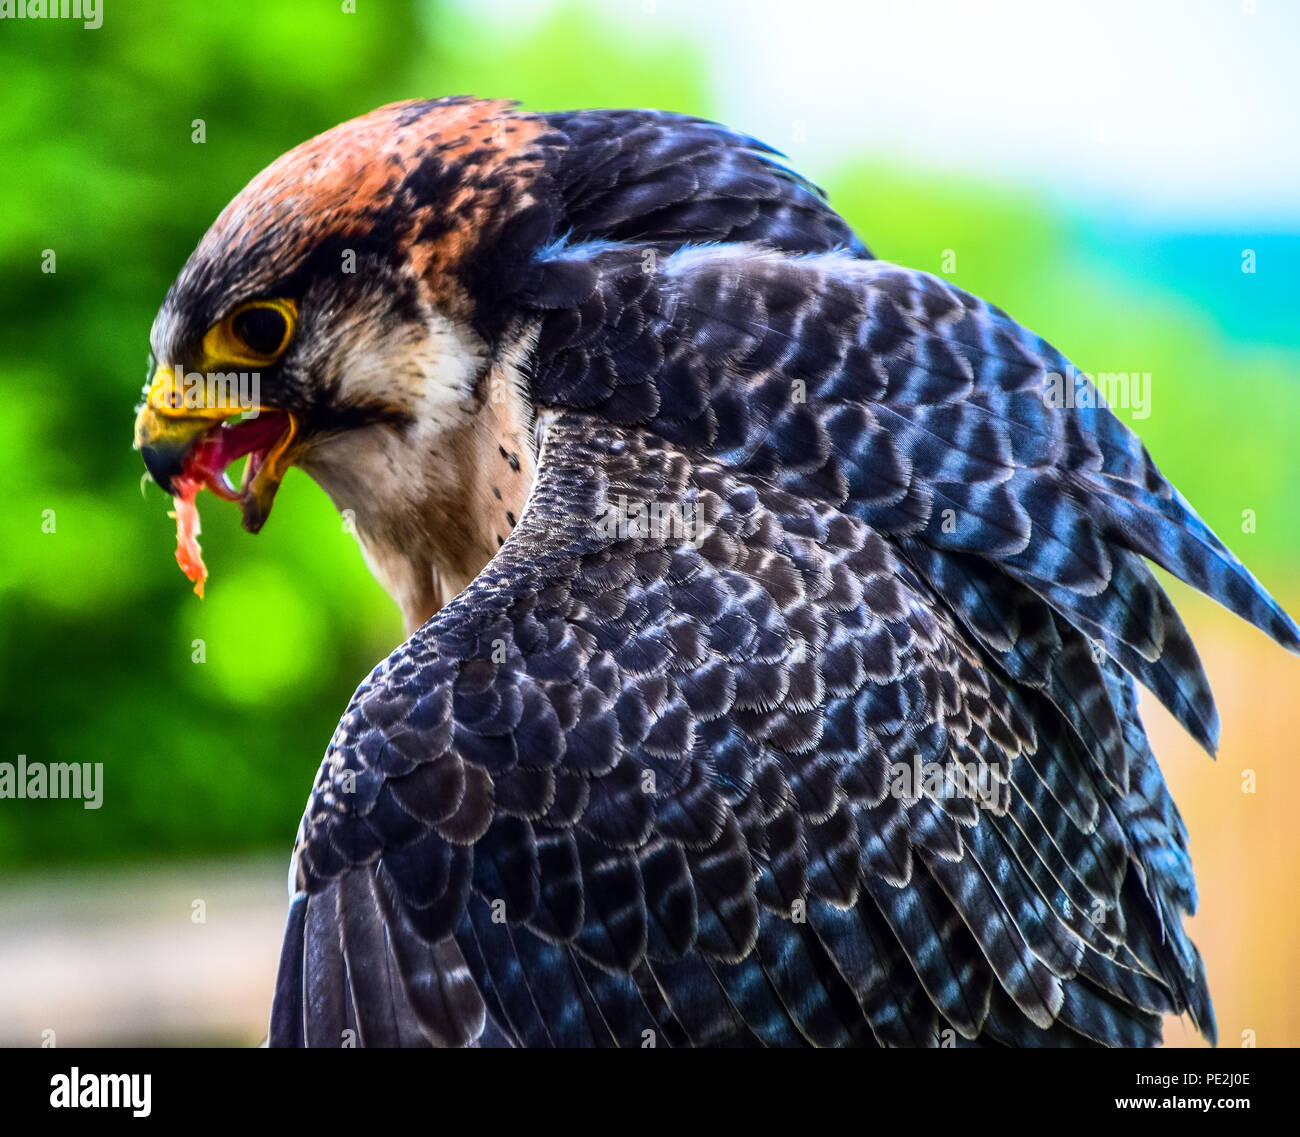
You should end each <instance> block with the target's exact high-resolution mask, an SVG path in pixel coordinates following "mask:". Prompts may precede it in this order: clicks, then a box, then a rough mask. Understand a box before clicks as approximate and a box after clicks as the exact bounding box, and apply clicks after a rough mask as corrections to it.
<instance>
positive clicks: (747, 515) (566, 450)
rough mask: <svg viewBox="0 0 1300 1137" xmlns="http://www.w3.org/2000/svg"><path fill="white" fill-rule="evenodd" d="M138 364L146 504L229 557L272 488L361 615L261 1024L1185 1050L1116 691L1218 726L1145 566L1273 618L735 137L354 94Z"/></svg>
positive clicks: (1022, 353)
mask: <svg viewBox="0 0 1300 1137" xmlns="http://www.w3.org/2000/svg"><path fill="white" fill-rule="evenodd" d="M152 350H153V355H154V358H155V359H156V360H157V361H158V371H157V374H156V377H155V379H154V382H153V384H152V385H151V387H150V388H149V391H150V395H151V397H150V398H149V399H148V400H147V402H146V403H145V405H144V406H143V407H142V408H141V409H140V410H139V413H138V418H137V421H136V443H137V445H138V446H139V447H140V449H141V451H142V454H143V458H144V462H145V465H146V467H147V468H148V470H149V472H150V473H151V474H152V476H153V477H154V479H155V480H156V481H157V482H158V484H159V485H160V486H161V487H162V488H163V489H164V490H165V491H168V492H174V493H176V494H177V495H178V496H179V497H181V498H182V499H184V498H185V497H186V495H187V494H188V497H189V504H190V505H192V497H193V493H194V492H196V490H197V487H200V486H206V487H207V488H209V489H211V490H212V491H213V492H214V493H216V494H217V495H218V496H220V497H223V498H228V499H232V500H234V501H237V502H238V504H239V506H240V508H241V510H242V513H243V521H244V525H245V527H246V528H247V529H249V530H250V531H252V532H256V531H257V530H259V529H260V528H261V527H262V525H263V523H264V522H265V521H266V520H267V517H268V515H269V513H270V511H271V507H272V502H273V500H274V497H275V493H276V488H277V487H278V485H279V484H280V481H281V479H282V478H283V477H284V474H285V472H286V470H287V469H288V468H289V467H290V466H298V467H300V468H301V469H302V470H304V471H306V472H307V474H309V475H310V476H311V477H312V478H313V479H315V481H317V482H318V483H319V484H320V485H321V486H322V487H323V488H324V490H325V492H326V493H327V494H328V495H329V496H330V498H331V499H332V500H333V501H334V503H335V504H336V505H337V506H338V508H339V509H340V510H344V511H350V514H349V516H350V517H351V518H352V519H353V521H354V527H355V530H356V533H357V536H358V538H359V541H360V545H361V548H362V550H363V553H364V555H365V558H366V560H367V562H368V564H369V565H370V567H371V568H372V570H373V572H374V574H375V576H376V577H377V578H378V579H379V581H380V582H381V583H382V584H383V586H384V588H385V589H386V590H387V591H388V593H389V594H390V595H391V596H392V598H393V599H394V601H395V602H396V603H397V605H398V606H399V607H400V609H401V612H402V616H403V618H404V622H405V628H406V633H407V639H406V641H405V642H404V643H403V644H402V645H401V646H400V647H398V648H397V649H396V650H395V651H394V652H393V653H392V654H391V655H390V656H389V657H388V658H387V659H386V660H384V661H383V662H382V663H380V664H379V665H378V666H377V667H376V668H375V669H374V671H373V672H372V673H371V674H370V675H369V677H368V678H366V679H365V680H364V682H362V683H361V685H360V687H359V688H358V689H357V692H356V694H355V696H354V697H353V699H352V702H351V704H350V705H349V706H348V708H347V711H346V713H345V714H344V715H343V718H342V721H341V722H340V723H339V725H338V728H337V730H336V731H335V733H334V737H333V739H332V740H331V741H330V743H329V745H328V749H327V750H326V753H325V758H324V761H323V762H322V764H321V766H320V770H319V772H318V773H317V775H316V780H315V784H314V786H313V788H312V792H311V797H310V799H309V801H308V804H307V808H306V812H305V814H304V816H303V819H302V824H301V827H300V829H299V832H298V838H297V842H296V845H295V847H294V852H293V858H292V864H291V868H290V875H289V886H290V894H291V899H290V904H289V912H288V920H287V927H286V931H285V937H284V946H283V949H282V954H281V957H280V962H279V971H278V977H277V980H276V985H275V992H274V998H273V1005H272V1009H271V1015H270V1031H269V1043H270V1045H272V1046H304V1045H306V1046H339V1045H348V1044H352V1043H358V1044H362V1045H369V1046H424V1045H429V1046H444V1047H450V1046H455V1047H459V1046H565V1047H568V1046H640V1047H648V1046H673V1047H676V1046H864V1047H869V1046H1097V1045H1101V1046H1144V1045H1154V1044H1156V1043H1158V1042H1159V1041H1160V1035H1161V1016H1162V1015H1166V1014H1171V1013H1176V1014H1182V1015H1186V1016H1189V1017H1190V1019H1191V1021H1192V1022H1193V1023H1194V1025H1195V1026H1196V1027H1197V1028H1199V1030H1200V1031H1201V1032H1203V1033H1204V1034H1205V1035H1206V1036H1207V1037H1209V1038H1210V1039H1211V1040H1212V1039H1213V1037H1214V1029H1215V1028H1214V1017H1213V1012H1212V1010H1211V1003H1210V996H1209V993H1208V990H1207V985H1206V979H1205V971H1204V967H1203V965H1202V961H1201V958H1200V956H1199V955H1198V953H1197V951H1196V948H1195V947H1194V946H1193V945H1192V943H1191V942H1190V941H1189V939H1188V937H1187V935H1186V933H1185V931H1184V928H1183V916H1184V914H1186V913H1190V912H1192V911H1193V910H1194V908H1195V904H1196V891H1195V883H1194V878H1193V873H1192V868H1191V864H1190V861H1189V858H1188V852H1187V832H1186V829H1185V827H1184V824H1183V821H1182V819H1181V818H1180V816H1179V813H1178V810H1177V808H1176V807H1175V805H1174V802H1173V801H1172V799H1171V797H1170V794H1169V791H1168V789H1167V787H1166V785H1165V781H1164V779H1163V777H1162V775H1161V773H1160V769H1159V767H1158V766H1157V763H1156V759H1155V757H1154V756H1153V754H1152V751H1151V747H1150V745H1149V743H1148V740H1147V736H1146V733H1145V732H1144V729H1143V726H1142V723H1141V720H1140V718H1139V715H1138V709H1137V683H1139V682H1140V683H1141V684H1143V685H1145V686H1146V687H1147V688H1149V690H1150V691H1151V692H1153V693H1154V695H1155V696H1156V698H1158V699H1159V701H1160V702H1161V703H1163V704H1164V706H1165V707H1167V708H1168V710H1169V711H1170V713H1171V714H1172V715H1173V716H1174V717H1175V718H1176V719H1177V720H1178V721H1179V722H1180V723H1181V724H1182V725H1183V726H1184V727H1185V728H1186V729H1187V730H1188V731H1189V732H1190V733H1191V734H1192V735H1193V736H1194V737H1195V738H1196V739H1197V740H1198V741H1199V742H1200V743H1201V744H1202V745H1203V746H1204V747H1205V748H1206V749H1207V750H1210V751H1211V752H1212V751H1213V749H1214V747H1215V745H1216V741H1217V737H1218V732H1219V724H1218V719H1217V717H1216V712H1215V708H1214V702H1213V699H1212V697H1211V693H1210V690H1209V687H1208V683H1207V680H1206V675H1205V672H1204V670H1203V668H1202V665H1201V663H1200V661H1199V659H1198V657H1197V654H1196V651H1195V649H1194V647H1193V645H1192V642H1191V640H1190V638H1189V636H1188V632H1187V629H1186V628H1185V626H1184V625H1183V622H1182V621H1181V620H1180V618H1179V615H1178V613H1177V612H1176V611H1175V609H1174V607H1173V605H1172V603H1171V601H1170V599H1169V597H1168V596H1167V595H1166V593H1165V592H1164V590H1163V589H1162V587H1161V585H1160V584H1159V583H1158V581H1157V579H1156V577H1155V575H1154V573H1153V570H1152V567H1151V566H1152V564H1154V565H1158V566H1160V567H1162V568H1163V569H1165V570H1167V571H1168V572H1170V573H1172V574H1173V575H1174V576H1176V577H1179V578H1180V579H1182V580H1183V581H1186V582H1187V583H1188V584H1190V585H1192V586H1194V587H1196V588H1197V589H1199V590H1201V591H1202V592H1204V593H1206V594H1208V595H1209V596H1211V597H1213V598H1215V599H1216V600H1218V601H1219V602H1220V603H1222V604H1223V605H1225V606H1226V607H1228V608H1229V609H1231V610H1232V611H1233V612H1235V613H1237V614H1238V615H1240V616H1241V617H1243V618H1244V619H1246V620H1249V621H1250V622H1251V623H1252V624H1254V625H1256V626H1257V627H1259V628H1261V629H1262V630H1263V631H1265V632H1266V633H1268V635H1270V636H1271V637H1272V638H1273V639H1275V640H1276V641H1277V642H1278V643H1280V644H1281V645H1283V646H1284V647H1286V648H1287V649H1289V650H1290V651H1292V652H1297V651H1300V633H1298V632H1297V628H1296V625H1295V624H1294V623H1293V622H1292V621H1291V620H1290V619H1289V618H1288V617H1287V615H1286V614H1285V613H1284V612H1283V611H1282V610H1281V608H1280V607H1279V606H1278V605H1277V604H1276V603H1275V602H1274V601H1273V600H1272V599H1271V598H1270V597H1269V596H1268V594H1267V593H1266V592H1265V591H1264V590H1263V588H1262V587H1261V586H1260V585H1259V584H1258V583H1257V582H1256V581H1255V579H1254V578H1253V577H1252V576H1251V574H1250V573H1249V572H1248V571H1247V569H1246V568H1245V567H1244V566H1243V565H1242V564H1241V562H1240V561H1239V560H1238V559H1237V558H1236V557H1235V556H1234V555H1233V554H1232V553H1231V552H1229V551H1228V549H1227V548H1226V547H1225V546H1224V545H1223V544H1222V543H1221V542H1220V541H1219V540H1218V539H1217V538H1216V537H1215V535H1214V534H1213V533H1212V532H1211V531H1210V529H1209V528H1208V527H1207V526H1206V524H1205V523H1204V522H1203V521H1202V520H1201V519H1200V518H1199V517H1198V516H1197V515H1196V513H1195V512H1194V511H1193V509H1192V508H1191V506H1190V505H1189V504H1188V503H1187V502H1186V501H1185V500H1184V499H1183V498H1182V497H1181V496H1180V495H1179V494H1178V492H1177V491H1176V490H1175V489H1174V488H1173V487H1172V486H1171V485H1170V483H1169V482H1168V481H1167V480H1166V479H1165V478H1164V477H1163V476H1162V475H1161V473H1160V471H1159V470H1158V469H1157V467H1156V465H1155V464H1154V462H1153V461H1152V460H1151V458H1150V457H1149V455H1148V454H1147V451H1146V450H1145V448H1144V447H1143V445H1142V444H1141V442H1140V441H1139V440H1138V438H1137V437H1135V436H1134V434H1132V433H1131V432H1130V431H1129V430H1128V429H1127V427H1126V426H1125V425H1124V424H1123V423H1121V422H1120V420H1119V419H1118V418H1116V417H1115V415H1114V414H1113V413H1112V412H1111V410H1110V409H1109V407H1108V406H1107V405H1106V403H1105V401H1104V399H1101V398H1100V397H1098V395H1097V392H1096V391H1095V390H1094V389H1093V388H1092V387H1091V385H1089V384H1087V383H1086V381H1085V382H1084V386H1083V387H1082V388H1081V389H1080V390H1081V392H1082V393H1083V394H1084V395H1085V396H1087V397H1083V398H1078V399H1074V398H1072V399H1070V400H1068V405H1067V404H1066V403H1064V402H1063V400H1061V399H1060V398H1053V397H1052V394H1051V393H1052V391H1054V390H1055V391H1057V392H1059V390H1060V381H1061V377H1062V376H1065V375H1075V374H1076V373H1075V372H1074V371H1073V369H1072V367H1071V365H1070V363H1069V362H1068V361H1067V360H1066V359H1064V358H1063V357H1062V356H1061V354H1060V353H1059V352H1057V351H1056V350H1055V349H1054V348H1053V347H1051V346H1050V345H1049V344H1048V343H1047V342H1045V341H1044V340H1043V339H1041V338H1039V337H1038V336H1037V335H1035V334H1034V333H1032V332H1030V331H1027V330H1026V329H1025V328H1023V327H1021V326H1020V325H1019V324H1017V323H1016V322H1015V321H1014V320H1012V319H1011V318H1010V317H1009V316H1007V315H1006V314H1005V313H1003V312H1002V311H1000V310H999V309H997V308H995V307H993V306H992V305H990V304H988V303H986V302H984V301H983V300H980V299H979V298H977V297H975V296H972V295H970V294H968V293H966V292H963V291H962V290H960V289H958V288H956V287H954V286H953V285H952V284H950V283H948V282H946V281H945V280H942V279H939V278H937V277H934V276H930V275H928V274H926V273H922V272H917V271H913V270H911V269H908V268H904V267H900V266H898V265H893V264H887V263H884V262H882V261H879V260H876V259H874V258H873V257H872V256H871V254H870V252H869V251H868V250H867V248H866V247H865V245H864V244H863V243H862V242H861V241H860V240H859V239H858V238H857V237H856V236H855V235H854V233H853V232H852V231H851V230H850V228H849V227H848V225H847V224H846V223H845V222H844V221H843V220H842V219H841V218H840V217H839V216H838V215H837V214H836V213H834V212H833V211H832V210H831V209H830V207H829V206H828V205H827V203H826V201H825V199H824V195H823V194H822V193H821V191H819V190H818V189H817V188H816V187H815V186H813V185H812V184H811V183H809V182H808V181H806V180H804V179H803V178H802V177H800V176H799V175H798V174H796V173H794V172H793V171H791V170H790V169H789V168H788V167H787V166H786V165H784V164H783V161H782V159H781V157H780V155H778V154H777V153H776V152H775V151H773V150H771V149H769V148H768V147H766V146H764V145H762V144H761V143H759V142H758V141H756V140H755V139H753V138H749V137H745V136H744V135H741V134H738V133H735V132H733V131H731V130H729V129H727V128H725V127H723V126H720V125H717V124H715V123H711V122H706V121H703V120H701V119H696V118H688V117H683V116H679V115H674V114H667V113H660V112H656V111H621V110H594V111H582V112H574V113H557V114H539V113H531V112H526V111H523V110H520V109H518V108H517V107H516V106H515V105H514V104H511V103H506V102H500V101H482V100H474V99H466V98H453V99H443V100H434V101H413V102H404V103H399V104H396V105H392V106H387V107H383V108H381V109H379V110H376V111H374V112H372V113H370V114H367V115H364V116H362V117H361V118H358V119H355V120H353V121H351V122H347V123H344V124H343V125H341V126H338V127H336V128H334V129H333V130H330V131H328V132H326V133H325V134H322V135H320V136H319V137H317V138H314V139H312V140H310V141H308V142H306V143H303V144H302V145H301V146H299V147H297V148H296V149H294V150H292V151H290V152H289V153H287V154H285V155H284V156H283V157H281V158H280V159H279V160H277V161H276V162H274V163H273V164H272V165H271V166H269V167H268V168H267V169H266V170H264V171H263V172H262V173H260V174H258V175H257V176H256V177H255V178H254V179H253V180H252V182H250V183H249V185H248V186H247V187H246V188H245V189H244V190H243V191H242V192H240V193H239V195H238V196H237V197H235V199H234V200H233V201H232V202H231V203H230V205H228V206H227V207H226V209H225V210H224V211H223V212H222V213H221V214H220V216H219V217H218V218H217V220H216V222H215V223H214V224H213V226H212V228H211V229H210V230H209V231H208V233H207V235H206V236H204V238H203V239H202V241H201V242H200V243H199V246H198V248H197V249H196V251H195V252H194V254H193V255H192V256H191V258H190V259H189V261H188V263H187V264H186V265H185V266H184V268H183V269H182V271H181V273H180V275H179V276H178V277H177V279H176V281H175V283H174V284H173V285H172V287H171V289H170V291H169V292H168V294H167V296H166V299H165V300H164V302H163V305H162V309H161V311H160V312H159V315H158V317H157V320H156V321H155V323H154V326H153V331H152ZM193 373H197V374H199V375H212V374H214V373H215V374H218V375H229V374H232V373H234V374H239V375H243V374H249V375H255V376H256V377H257V378H258V380H259V391H260V394H259V400H258V405H257V408H256V409H257V411H258V413H257V414H256V415H254V416H250V415H246V414H245V415H240V414H239V413H238V410H237V409H232V408H231V407H230V406H229V405H226V404H223V403H220V401H210V402H205V401H204V400H202V399H195V398H188V397H187V398H185V399H181V398H180V397H179V392H178V391H176V390H174V389H173V388H174V386H175V383H176V382H177V377H179V376H181V375H187V374H193ZM155 396H162V397H155ZM243 455H248V463H247V465H246V467H245V470H244V474H243V478H242V482H241V484H240V485H239V486H238V487H236V486H234V485H232V484H231V483H230V482H229V480H228V479H227V478H226V476H225V474H224V470H225V468H226V467H227V466H228V465H229V464H230V463H231V462H232V461H234V460H235V459H236V458H238V457H241V456H243ZM269 757H271V756H269V755H268V758H269Z"/></svg>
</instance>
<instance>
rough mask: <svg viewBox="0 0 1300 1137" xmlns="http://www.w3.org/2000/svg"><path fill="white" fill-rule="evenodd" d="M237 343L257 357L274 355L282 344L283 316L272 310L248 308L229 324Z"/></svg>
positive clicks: (284, 329)
mask: <svg viewBox="0 0 1300 1137" xmlns="http://www.w3.org/2000/svg"><path fill="white" fill-rule="evenodd" d="M230 327H231V330H232V331H233V332H234V333H235V335H236V336H238V337H239V341H240V342H241V343H242V344H243V345H244V346H245V347H247V348H249V349H250V350H252V351H254V352H256V353H257V354H258V355H274V354H275V353H276V352H277V351H279V350H280V345H281V344H282V343H284V333H285V331H286V330H287V325H286V324H285V320H284V316H283V315H281V314H280V313H279V312H277V311H276V310H275V309H274V308H249V309H248V310H247V311H244V312H240V313H239V315H237V316H236V317H235V318H234V319H233V320H231V322H230Z"/></svg>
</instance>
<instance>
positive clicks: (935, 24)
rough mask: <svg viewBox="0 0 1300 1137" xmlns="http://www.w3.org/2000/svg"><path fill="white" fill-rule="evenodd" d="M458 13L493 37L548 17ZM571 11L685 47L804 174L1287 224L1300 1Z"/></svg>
mask: <svg viewBox="0 0 1300 1137" xmlns="http://www.w3.org/2000/svg"><path fill="white" fill-rule="evenodd" d="M460 2H461V3H465V4H470V5H472V8H473V10H474V12H475V13H476V14H477V15H478V16H480V17H484V16H486V17H487V18H489V19H491V20H493V21H494V22H497V23H498V24H499V28H498V31H499V34H501V35H502V36H506V37H510V36H515V35H519V34H521V33H522V32H524V31H526V29H527V27H528V26H529V24H530V23H531V22H532V21H533V20H534V19H536V18H537V17H538V15H539V14H541V13H544V12H545V11H546V10H547V9H548V8H550V7H552V6H553V4H552V3H550V2H549V0H460ZM578 2H579V5H580V6H581V7H585V8H589V9H590V10H591V11H592V13H593V18H594V19H602V20H605V21H608V22H610V23H613V24H615V25H616V26H620V27H624V28H625V29H628V30H631V31H633V32H635V33H636V34H642V35H647V36H655V37H658V36H660V35H665V36H679V37H680V36H682V35H685V36H688V37H689V38H690V39H691V40H693V41H694V42H696V43H697V44H699V45H700V47H701V49H702V50H703V51H704V52H705V53H706V56H707V58H708V60H709V72H710V74H709V79H710V82H711V84H712V92H713V97H714V106H713V108H712V109H713V110H714V111H715V112H716V114H717V116H718V117H720V118H722V119H723V120H725V121H727V122H728V123H730V124H731V125H733V126H736V127H738V128H741V129H745V130H748V131H749V132H750V133H753V134H756V135H757V136H759V137H760V138H763V139H764V140H765V141H767V142H770V143H771V144H772V145H774V146H776V147H778V148H779V149H782V150H784V151H785V152H786V153H788V154H789V155H790V157H791V159H792V160H793V161H794V164H795V165H796V166H798V167H799V168H801V169H803V170H804V171H805V172H807V173H809V174H810V175H811V176H813V177H814V178H815V177H817V176H818V174H819V172H822V171H825V170H827V169H828V168H829V167H830V166H831V165H833V164H834V163H835V161H836V160H838V159H842V158H843V156H844V155H846V154H848V153H852V152H853V151H854V150H858V151H861V152H863V153H869V154H872V155H884V156H889V157H895V158H897V159H902V160H908V161H911V162H913V163H918V164H921V165H924V166H927V167H932V168H935V169H936V170H942V169H944V168H952V167H957V168H960V169H962V170H963V171H967V172H973V173H975V174H977V175H982V176H983V177H984V178H985V179H986V180H1006V179H1008V178H1014V179H1016V180H1018V181H1021V182H1024V183H1029V184H1030V185H1037V186H1042V187H1045V188H1052V189H1055V190H1057V191H1059V192H1060V193H1061V194H1063V195H1065V196H1067V197H1071V198H1081V199H1084V201H1086V202H1090V203H1091V204H1092V205H1093V206H1094V207H1096V206H1097V205H1098V204H1100V205H1102V206H1104V207H1108V208H1109V207H1113V208H1115V209H1117V210H1119V211H1121V212H1124V213H1134V214H1138V215H1144V214H1145V215H1155V216H1158V217H1160V218H1163V219H1165V220H1167V221H1170V222H1175V223H1176V222H1180V221H1184V222H1195V223H1202V224H1214V223H1215V222H1216V221H1219V220H1223V221H1229V220H1230V221H1233V222H1241V221H1243V220H1249V221H1251V222H1253V223H1259V222H1272V223H1275V224H1277V225H1279V226H1287V225H1291V224H1294V223H1295V222H1297V221H1300V0H1182V2H1179V0H858V2H856V3H854V2H851V0H843V2H841V0H798V2H790V0H578ZM597 65H598V64H597ZM799 124H802V127H803V130H802V135H801V134H800V132H799ZM801 139H802V140H801Z"/></svg>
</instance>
